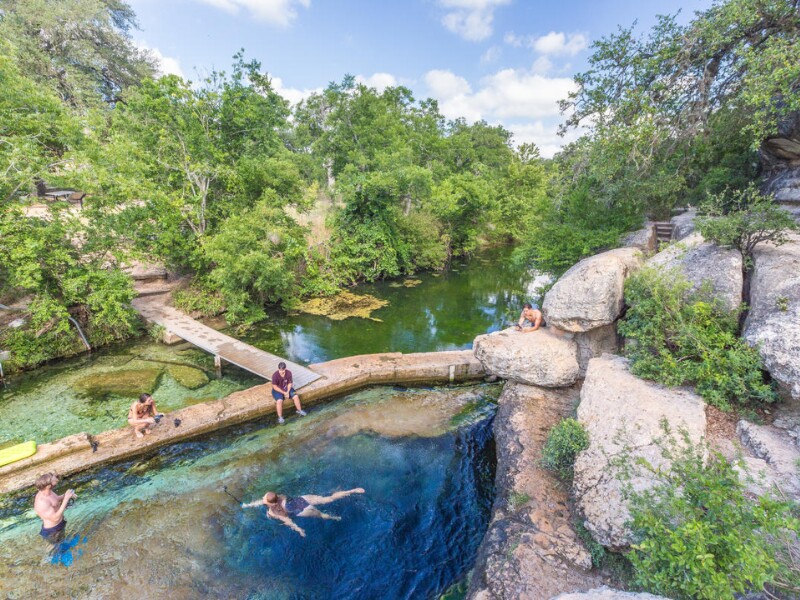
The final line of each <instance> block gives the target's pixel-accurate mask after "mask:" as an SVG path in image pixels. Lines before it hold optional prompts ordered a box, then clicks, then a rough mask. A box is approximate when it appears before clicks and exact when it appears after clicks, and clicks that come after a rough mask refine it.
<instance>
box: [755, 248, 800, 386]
mask: <svg viewBox="0 0 800 600" xmlns="http://www.w3.org/2000/svg"><path fill="white" fill-rule="evenodd" d="M744 338H745V339H746V340H747V341H748V343H750V344H751V345H753V346H757V347H758V349H759V353H760V354H761V358H762V359H764V366H765V368H766V369H767V371H769V373H770V375H772V378H773V379H774V380H775V381H777V382H778V384H779V385H780V386H781V387H782V388H783V389H784V390H785V391H786V392H787V393H788V395H789V396H791V397H792V398H793V399H794V400H800V236H798V235H794V236H792V241H790V242H788V243H786V244H784V245H782V246H778V247H775V246H773V245H771V244H760V245H759V246H756V250H755V271H754V272H753V279H752V281H751V285H750V313H749V314H748V316H747V321H746V322H745V327H744Z"/></svg>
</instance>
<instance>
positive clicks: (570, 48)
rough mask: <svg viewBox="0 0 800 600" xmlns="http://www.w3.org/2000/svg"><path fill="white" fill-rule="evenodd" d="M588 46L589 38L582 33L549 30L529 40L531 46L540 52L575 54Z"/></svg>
mask: <svg viewBox="0 0 800 600" xmlns="http://www.w3.org/2000/svg"><path fill="white" fill-rule="evenodd" d="M588 47H589V40H588V39H586V36H585V35H583V34H582V33H570V34H564V33H563V32H561V31H558V32H556V31H551V32H550V33H548V34H547V35H543V36H541V37H538V38H535V39H533V40H531V48H533V49H534V50H536V52H538V53H540V54H553V55H564V54H566V55H569V56H575V55H576V54H577V53H578V52H580V51H582V50H586V48H588Z"/></svg>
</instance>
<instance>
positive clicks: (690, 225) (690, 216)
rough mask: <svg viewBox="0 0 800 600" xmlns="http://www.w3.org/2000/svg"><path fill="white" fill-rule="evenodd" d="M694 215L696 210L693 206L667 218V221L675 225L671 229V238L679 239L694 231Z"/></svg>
mask: <svg viewBox="0 0 800 600" xmlns="http://www.w3.org/2000/svg"><path fill="white" fill-rule="evenodd" d="M696 217H697V211H696V210H695V209H693V208H692V209H690V210H687V211H686V212H684V213H681V214H679V215H676V216H674V217H672V218H671V219H670V220H669V222H670V223H672V224H673V225H674V226H675V229H674V230H673V231H672V240H673V241H680V240H682V239H683V238H685V237H688V236H689V235H691V234H692V233H694V230H695V226H694V220H695V218H696Z"/></svg>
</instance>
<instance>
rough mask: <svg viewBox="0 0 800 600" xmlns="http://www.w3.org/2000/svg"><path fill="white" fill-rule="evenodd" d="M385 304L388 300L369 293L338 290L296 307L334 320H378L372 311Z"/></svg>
mask: <svg viewBox="0 0 800 600" xmlns="http://www.w3.org/2000/svg"><path fill="white" fill-rule="evenodd" d="M387 304H389V301H388V300H381V299H380V298H376V297H375V296H370V295H369V294H364V295H358V294H352V293H350V292H340V293H338V294H336V295H335V296H329V297H326V298H311V299H310V300H306V301H305V302H302V303H301V304H299V305H298V306H297V309H298V310H301V311H303V312H305V313H309V314H312V315H321V316H323V317H328V318H329V319H332V320H334V321H342V320H344V319H348V318H350V317H360V318H362V319H372V320H373V321H380V319H376V318H375V317H372V316H371V315H372V312H373V311H375V310H378V309H379V308H383V307H384V306H386V305H387Z"/></svg>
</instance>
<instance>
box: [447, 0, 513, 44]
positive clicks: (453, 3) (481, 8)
mask: <svg viewBox="0 0 800 600" xmlns="http://www.w3.org/2000/svg"><path fill="white" fill-rule="evenodd" d="M510 2H511V0H439V5H440V6H441V7H442V8H444V9H445V10H446V11H447V12H446V13H445V15H444V17H442V24H443V25H444V26H445V27H446V28H447V29H448V30H449V31H452V32H453V33H455V34H456V35H459V36H461V37H462V38H464V39H465V40H468V41H470V42H479V41H481V40H485V39H486V38H488V37H489V36H490V35H492V32H493V29H492V21H494V11H495V9H496V8H497V7H498V6H503V5H505V4H509V3H510Z"/></svg>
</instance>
